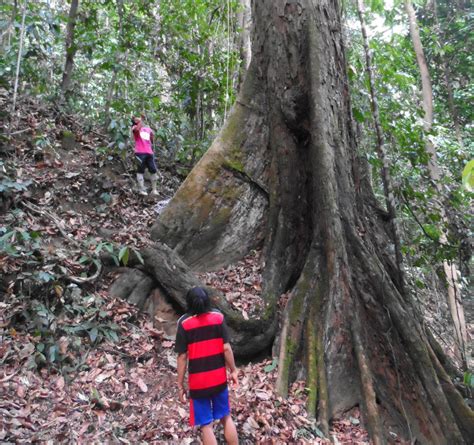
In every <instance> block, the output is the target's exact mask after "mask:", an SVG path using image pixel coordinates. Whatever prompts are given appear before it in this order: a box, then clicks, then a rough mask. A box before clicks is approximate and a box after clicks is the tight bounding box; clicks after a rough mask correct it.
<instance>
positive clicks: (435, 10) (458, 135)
mask: <svg viewBox="0 0 474 445" xmlns="http://www.w3.org/2000/svg"><path fill="white" fill-rule="evenodd" d="M433 16H434V19H435V24H436V32H437V34H438V39H439V42H440V44H441V45H442V46H444V33H443V30H442V28H441V24H440V23H439V19H438V8H437V5H436V0H433ZM440 58H441V63H442V67H443V68H442V70H443V76H444V82H445V84H446V93H447V96H448V108H449V113H450V114H451V119H452V121H453V126H454V131H455V133H456V139H457V141H458V144H459V146H460V147H461V148H462V147H463V146H464V143H463V140H462V134H461V128H460V125H459V116H458V112H457V109H456V105H455V104H454V94H453V86H452V83H451V74H450V70H449V66H448V63H447V61H446V56H445V55H444V53H441V55H440Z"/></svg>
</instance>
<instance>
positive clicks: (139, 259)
mask: <svg viewBox="0 0 474 445" xmlns="http://www.w3.org/2000/svg"><path fill="white" fill-rule="evenodd" d="M133 251H134V252H135V255H136V256H137V258H138V261H140V263H141V264H145V260H144V259H143V257H142V254H141V253H140V252H139V251H138V250H135V249H133Z"/></svg>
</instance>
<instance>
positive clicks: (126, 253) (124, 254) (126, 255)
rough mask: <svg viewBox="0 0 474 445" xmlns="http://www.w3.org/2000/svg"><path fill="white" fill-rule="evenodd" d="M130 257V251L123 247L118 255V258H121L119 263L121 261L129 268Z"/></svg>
mask: <svg viewBox="0 0 474 445" xmlns="http://www.w3.org/2000/svg"><path fill="white" fill-rule="evenodd" d="M129 256H130V249H129V248H128V247H127V246H125V247H122V248H121V249H120V252H119V254H118V258H119V261H121V262H122V264H123V265H124V266H127V264H128V258H129Z"/></svg>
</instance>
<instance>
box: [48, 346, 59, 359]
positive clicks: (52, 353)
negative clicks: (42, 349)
mask: <svg viewBox="0 0 474 445" xmlns="http://www.w3.org/2000/svg"><path fill="white" fill-rule="evenodd" d="M57 358H58V347H57V346H56V345H52V346H50V347H49V350H48V360H49V361H50V362H51V363H54V362H55V361H56V359H57Z"/></svg>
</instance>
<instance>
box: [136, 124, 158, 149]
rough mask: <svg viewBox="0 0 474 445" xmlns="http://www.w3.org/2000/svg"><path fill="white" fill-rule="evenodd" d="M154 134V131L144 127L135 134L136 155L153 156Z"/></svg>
mask: <svg viewBox="0 0 474 445" xmlns="http://www.w3.org/2000/svg"><path fill="white" fill-rule="evenodd" d="M152 134H153V131H152V130H151V128H148V127H142V128H140V130H138V131H134V132H133V138H134V139H135V153H144V154H153V148H152V146H151V135H152Z"/></svg>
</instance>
